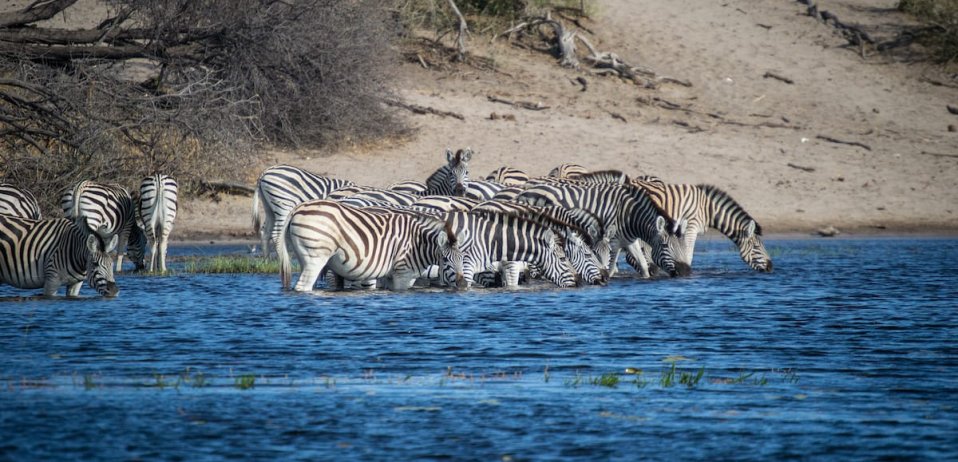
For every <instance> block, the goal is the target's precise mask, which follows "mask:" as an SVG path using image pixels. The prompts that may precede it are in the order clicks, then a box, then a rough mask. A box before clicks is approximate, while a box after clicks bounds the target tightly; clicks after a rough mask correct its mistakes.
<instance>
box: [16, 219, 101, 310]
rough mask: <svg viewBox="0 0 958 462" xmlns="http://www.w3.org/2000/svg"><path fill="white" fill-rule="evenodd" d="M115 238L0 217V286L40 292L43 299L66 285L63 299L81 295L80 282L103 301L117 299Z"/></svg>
mask: <svg viewBox="0 0 958 462" xmlns="http://www.w3.org/2000/svg"><path fill="white" fill-rule="evenodd" d="M116 243H117V235H115V234H114V235H113V236H112V237H111V238H110V239H108V240H104V239H103V238H102V237H101V234H100V233H89V232H87V231H86V230H85V229H81V228H80V227H79V226H77V225H76V224H74V223H73V222H71V221H70V220H65V219H62V218H55V219H47V220H30V219H27V218H19V217H13V216H6V215H0V282H3V283H6V284H9V285H12V286H14V287H18V288H21V289H39V288H43V295H44V296H45V297H52V296H54V295H56V294H57V291H58V290H59V289H60V286H62V285H64V284H66V286H67V295H68V296H70V297H76V296H77V295H79V294H80V287H81V286H82V285H83V281H84V280H86V281H88V282H89V284H90V287H91V288H93V289H94V290H96V291H97V293H99V294H100V295H102V296H105V297H113V296H116V294H117V292H119V289H117V287H116V282H115V281H114V280H113V257H112V253H113V251H114V249H115V248H116Z"/></svg>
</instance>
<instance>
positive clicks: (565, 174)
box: [549, 164, 589, 178]
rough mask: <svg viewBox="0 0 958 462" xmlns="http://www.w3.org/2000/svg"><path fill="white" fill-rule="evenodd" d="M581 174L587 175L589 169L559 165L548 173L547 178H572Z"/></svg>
mask: <svg viewBox="0 0 958 462" xmlns="http://www.w3.org/2000/svg"><path fill="white" fill-rule="evenodd" d="M583 173H589V169H587V168H585V167H583V166H581V165H578V164H561V165H559V166H558V167H556V168H554V169H552V170H550V171H549V176H551V177H554V178H574V177H576V176H579V175H581V174H583Z"/></svg>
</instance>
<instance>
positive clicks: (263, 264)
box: [183, 255, 298, 274]
mask: <svg viewBox="0 0 958 462" xmlns="http://www.w3.org/2000/svg"><path fill="white" fill-rule="evenodd" d="M296 267H297V265H295V264H294V265H293V270H294V271H298V269H297V268H296ZM183 272H184V273H204V274H226V273H240V274H271V273H279V261H278V260H274V259H269V260H267V259H265V258H262V257H252V256H238V255H219V256H215V257H192V258H190V259H189V260H187V261H186V264H185V265H183Z"/></svg>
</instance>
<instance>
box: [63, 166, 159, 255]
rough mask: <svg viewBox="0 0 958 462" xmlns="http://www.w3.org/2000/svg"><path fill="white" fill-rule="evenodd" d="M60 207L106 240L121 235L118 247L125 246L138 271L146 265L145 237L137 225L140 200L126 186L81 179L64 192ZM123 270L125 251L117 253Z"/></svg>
mask: <svg viewBox="0 0 958 462" xmlns="http://www.w3.org/2000/svg"><path fill="white" fill-rule="evenodd" d="M60 207H61V208H62V209H63V215H64V216H65V217H67V218H69V219H71V220H73V222H74V223H76V224H77V226H80V227H81V228H84V227H85V229H87V230H88V231H89V232H91V233H97V234H99V235H100V237H102V238H103V239H104V240H106V239H108V238H110V237H112V236H113V235H117V236H119V239H120V240H119V244H118V247H117V249H118V250H119V249H120V247H123V248H125V251H126V256H128V257H130V261H132V262H133V264H134V265H135V266H136V271H140V270H142V269H143V268H144V267H145V265H144V263H143V262H144V255H145V253H146V245H145V244H146V238H145V237H144V234H143V231H142V230H141V229H140V228H139V227H138V226H137V225H136V208H137V203H136V201H134V199H133V197H132V196H130V193H129V192H127V190H126V189H124V188H123V187H121V186H119V185H115V184H100V183H95V182H93V181H81V182H79V183H77V184H76V186H74V187H73V189H72V190H67V191H66V192H64V194H63V196H62V197H61V198H60ZM122 270H123V254H122V253H120V254H118V255H117V257H116V271H122Z"/></svg>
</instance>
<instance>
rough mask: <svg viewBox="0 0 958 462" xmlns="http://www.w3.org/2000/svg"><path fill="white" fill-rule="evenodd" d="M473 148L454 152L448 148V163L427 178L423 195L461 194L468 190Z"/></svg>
mask: <svg viewBox="0 0 958 462" xmlns="http://www.w3.org/2000/svg"><path fill="white" fill-rule="evenodd" d="M472 154H473V153H472V149H470V148H465V149H460V150H458V151H456V152H455V153H453V152H452V150H451V149H446V165H443V166H442V167H439V169H437V170H436V171H435V172H433V174H432V175H429V178H426V191H424V192H423V193H422V195H423V196H430V195H442V196H461V195H462V194H463V193H464V192H465V190H466V182H468V181H469V161H470V160H471V159H472Z"/></svg>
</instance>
